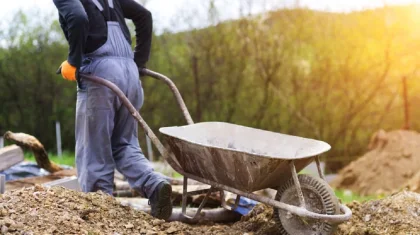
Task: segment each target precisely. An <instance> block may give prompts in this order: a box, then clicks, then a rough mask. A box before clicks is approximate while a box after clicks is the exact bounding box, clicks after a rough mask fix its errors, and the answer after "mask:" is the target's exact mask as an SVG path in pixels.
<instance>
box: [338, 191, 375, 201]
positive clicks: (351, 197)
mask: <svg viewBox="0 0 420 235" xmlns="http://www.w3.org/2000/svg"><path fill="white" fill-rule="evenodd" d="M335 195H336V196H337V198H339V199H340V200H341V202H342V203H344V204H347V203H350V202H353V201H358V202H365V201H369V200H376V199H381V198H383V196H382V195H376V196H374V195H370V196H360V195H357V194H355V193H353V192H351V191H350V190H335Z"/></svg>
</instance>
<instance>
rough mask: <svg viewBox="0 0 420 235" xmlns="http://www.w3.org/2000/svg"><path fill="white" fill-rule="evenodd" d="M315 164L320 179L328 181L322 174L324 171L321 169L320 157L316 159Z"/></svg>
mask: <svg viewBox="0 0 420 235" xmlns="http://www.w3.org/2000/svg"><path fill="white" fill-rule="evenodd" d="M315 162H316V168H318V174H319V177H321V179H323V180H324V181H326V180H325V175H324V172H322V169H321V161H319V156H316V157H315Z"/></svg>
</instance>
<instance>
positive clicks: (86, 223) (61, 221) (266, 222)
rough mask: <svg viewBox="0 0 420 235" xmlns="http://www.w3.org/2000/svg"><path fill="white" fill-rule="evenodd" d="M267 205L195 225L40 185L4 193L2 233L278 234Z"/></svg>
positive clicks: (95, 195)
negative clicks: (231, 220)
mask: <svg viewBox="0 0 420 235" xmlns="http://www.w3.org/2000/svg"><path fill="white" fill-rule="evenodd" d="M265 208H266V207H264V206H263V205H259V206H257V207H256V208H255V209H254V210H253V212H252V213H251V214H250V215H249V216H247V217H243V219H242V221H240V222H237V223H236V224H233V225H231V226H227V225H201V226H190V225H186V224H182V223H179V222H171V223H165V221H162V220H158V219H155V218H153V217H151V216H150V215H149V214H146V213H144V212H141V211H136V210H134V209H132V208H130V207H125V206H122V205H121V204H120V203H118V201H117V200H115V199H114V198H112V197H110V196H108V195H105V194H102V193H88V194H85V193H80V192H76V191H71V190H67V189H65V188H61V187H54V188H50V189H46V188H43V187H41V186H35V187H31V188H24V189H21V190H17V191H12V192H7V193H6V194H3V195H0V234H25V235H30V234H244V233H251V234H273V233H274V234H275V233H276V229H277V228H276V226H275V224H274V222H273V221H271V220H270V218H271V217H272V210H266V209H265Z"/></svg>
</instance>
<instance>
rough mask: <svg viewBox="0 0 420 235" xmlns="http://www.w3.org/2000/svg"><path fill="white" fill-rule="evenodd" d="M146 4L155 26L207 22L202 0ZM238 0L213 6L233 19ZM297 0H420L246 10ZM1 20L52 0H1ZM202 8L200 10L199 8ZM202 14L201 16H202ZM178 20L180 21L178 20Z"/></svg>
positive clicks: (44, 7) (257, 0) (46, 9)
mask: <svg viewBox="0 0 420 235" xmlns="http://www.w3.org/2000/svg"><path fill="white" fill-rule="evenodd" d="M138 1H139V2H142V0H138ZM145 1H146V5H145V6H146V7H147V8H148V9H149V10H150V11H151V12H152V14H153V18H154V24H155V29H157V30H158V31H160V30H163V29H171V31H177V30H184V29H187V28H188V27H190V26H194V27H200V25H199V24H200V22H206V21H207V19H206V18H204V19H203V20H205V21H201V20H199V19H200V16H203V17H204V16H207V14H205V12H203V9H205V8H203V6H205V5H204V3H205V2H207V1H204V0H145ZM240 1H242V2H247V1H249V0H216V5H217V6H218V7H220V9H222V10H223V12H221V13H220V16H219V17H220V19H222V20H225V19H234V18H237V17H239V16H240V13H239V12H240V10H239V9H240V7H239V6H240V3H239V2H240ZM297 1H298V2H299V5H300V6H305V7H309V8H311V9H317V10H328V11H335V12H349V11H353V10H361V9H365V8H373V7H380V6H383V5H384V2H385V3H386V4H390V5H394V4H396V5H401V4H410V3H420V0H253V2H254V3H253V5H252V6H251V7H247V9H245V12H246V13H248V12H249V11H250V12H251V13H259V12H262V11H264V10H269V9H275V8H282V7H290V6H293V4H295V2H297ZM0 2H1V7H0V21H3V22H4V20H7V19H10V17H11V16H12V15H13V13H14V12H16V11H17V10H19V9H22V10H24V11H33V10H38V11H40V12H42V13H45V14H51V15H53V16H54V15H56V14H57V11H56V9H55V6H54V3H53V0H0ZM200 9H201V10H200ZM203 17H201V18H203ZM180 18H185V19H194V20H189V21H188V20H184V22H190V24H183V25H179V23H177V24H175V23H174V20H177V19H178V20H179V19H180ZM178 22H179V21H178Z"/></svg>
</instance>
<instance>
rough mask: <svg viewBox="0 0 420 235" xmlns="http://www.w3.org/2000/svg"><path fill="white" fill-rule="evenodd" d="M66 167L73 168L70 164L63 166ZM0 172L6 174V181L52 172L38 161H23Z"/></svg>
mask: <svg viewBox="0 0 420 235" xmlns="http://www.w3.org/2000/svg"><path fill="white" fill-rule="evenodd" d="M61 167H62V168H64V169H71V167H69V166H61ZM0 174H3V175H5V176H6V181H11V180H18V179H23V178H28V177H37V176H45V175H49V174H50V173H49V172H47V171H46V170H44V169H42V168H40V167H39V166H38V165H37V164H36V163H32V162H22V163H19V164H17V165H14V166H12V167H10V168H9V169H6V170H4V171H0Z"/></svg>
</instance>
